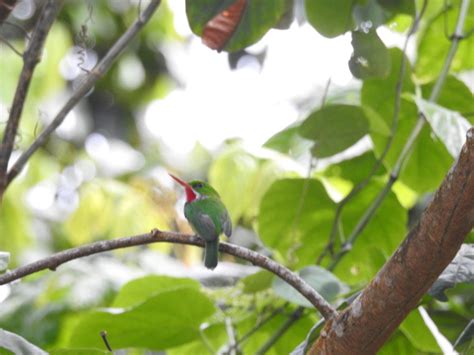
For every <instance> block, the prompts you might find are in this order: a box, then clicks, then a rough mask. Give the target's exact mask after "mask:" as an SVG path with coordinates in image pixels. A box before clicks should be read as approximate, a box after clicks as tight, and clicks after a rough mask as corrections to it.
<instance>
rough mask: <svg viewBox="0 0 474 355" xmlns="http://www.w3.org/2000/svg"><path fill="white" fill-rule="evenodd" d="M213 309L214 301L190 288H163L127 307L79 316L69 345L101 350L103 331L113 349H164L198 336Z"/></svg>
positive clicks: (69, 338) (69, 339) (69, 337)
mask: <svg viewBox="0 0 474 355" xmlns="http://www.w3.org/2000/svg"><path fill="white" fill-rule="evenodd" d="M215 311H216V309H215V306H214V304H213V302H211V300H210V299H209V298H208V297H207V296H205V295H204V294H203V293H201V292H199V291H198V290H195V289H193V288H179V289H176V290H169V291H164V292H161V293H159V294H157V295H156V296H153V297H151V298H149V299H148V300H146V301H145V302H143V303H141V304H139V305H137V306H136V307H132V308H130V309H126V310H123V309H110V310H103V311H95V312H90V313H87V314H84V315H82V316H81V317H80V320H79V322H78V324H77V326H76V327H75V328H74V329H73V330H72V331H71V333H70V334H69V336H68V346H69V347H93V348H98V349H102V348H103V346H104V345H103V342H102V339H101V338H100V336H99V333H100V331H101V330H106V331H107V334H108V337H107V338H108V340H109V342H110V344H111V346H112V347H114V348H116V349H122V348H132V347H133V348H137V347H138V348H145V349H151V350H163V349H167V348H170V347H173V346H177V345H181V344H185V343H188V342H191V341H193V340H196V339H198V338H199V327H200V325H201V323H202V322H203V321H204V320H205V319H206V318H208V317H209V316H211V315H212V314H213V313H214V312H215Z"/></svg>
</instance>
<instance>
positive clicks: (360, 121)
mask: <svg viewBox="0 0 474 355" xmlns="http://www.w3.org/2000/svg"><path fill="white" fill-rule="evenodd" d="M368 131H369V125H368V121H367V118H366V116H365V114H364V111H363V110H362V109H361V108H360V107H358V106H352V105H332V106H325V107H323V108H321V109H319V110H317V111H314V112H313V113H311V114H310V115H309V117H307V118H306V119H305V121H304V122H303V124H302V125H301V126H300V130H299V133H300V135H301V136H303V137H305V138H307V139H311V140H312V141H314V142H315V145H314V147H313V149H312V152H313V154H314V155H315V156H317V157H319V158H325V157H329V156H332V155H334V154H336V153H339V152H341V151H343V150H344V149H346V148H349V147H350V146H352V145H353V144H354V143H356V142H357V141H358V140H359V139H361V138H362V137H363V136H364V135H365V134H367V133H368Z"/></svg>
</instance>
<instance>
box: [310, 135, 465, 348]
mask: <svg viewBox="0 0 474 355" xmlns="http://www.w3.org/2000/svg"><path fill="white" fill-rule="evenodd" d="M473 196H474V128H471V129H470V130H469V131H468V133H467V140H466V143H465V144H464V146H463V149H462V152H461V154H460V156H459V159H458V161H457V163H456V164H455V165H454V167H453V168H452V169H451V170H450V172H449V173H448V175H447V176H446V177H445V179H444V181H443V183H442V184H441V187H440V188H439V189H438V191H437V192H436V195H435V197H434V199H433V201H432V202H431V203H430V205H429V206H428V207H427V209H426V210H425V212H424V213H423V215H422V217H421V219H420V221H419V223H418V224H417V226H416V227H415V228H413V229H412V230H411V231H410V232H409V234H408V236H407V237H406V238H405V240H404V242H403V243H402V244H401V245H400V247H399V248H398V249H397V251H396V252H395V253H394V254H393V256H392V257H391V258H390V260H389V261H388V262H387V263H386V264H385V266H384V267H383V268H382V269H381V270H380V271H379V273H378V274H377V275H376V276H375V278H374V279H373V280H372V282H371V283H370V284H369V285H368V286H367V287H366V288H365V289H364V290H363V292H362V293H361V294H360V295H359V297H357V298H356V300H355V301H354V302H353V303H352V304H351V306H350V307H348V308H347V309H345V310H344V311H343V312H341V313H340V314H339V316H338V317H337V318H334V319H331V320H330V321H329V322H327V324H326V326H325V327H324V329H323V330H322V332H321V336H320V337H319V339H318V340H317V341H316V342H315V343H314V344H313V346H312V348H311V349H310V354H355V355H357V354H375V353H376V352H377V350H378V349H380V348H381V347H382V345H383V344H384V343H385V342H386V340H387V339H388V338H389V336H390V335H391V334H392V333H393V332H394V331H395V330H396V329H397V327H398V326H399V324H400V323H401V322H402V321H403V319H405V318H406V316H407V315H408V313H410V312H411V311H412V310H413V309H414V308H415V307H416V305H417V304H418V302H419V300H420V299H421V297H423V295H424V294H425V293H426V292H427V291H428V289H429V288H430V286H431V285H432V284H433V282H434V281H435V280H436V279H437V278H438V276H439V275H440V274H441V272H442V271H443V270H444V269H445V268H446V266H448V264H449V263H450V261H451V260H452V259H453V258H454V256H455V255H456V253H457V251H458V250H459V248H460V247H461V244H462V243H463V241H464V239H465V237H466V236H467V234H468V233H469V232H470V231H471V230H472V229H473V227H474V198H473Z"/></svg>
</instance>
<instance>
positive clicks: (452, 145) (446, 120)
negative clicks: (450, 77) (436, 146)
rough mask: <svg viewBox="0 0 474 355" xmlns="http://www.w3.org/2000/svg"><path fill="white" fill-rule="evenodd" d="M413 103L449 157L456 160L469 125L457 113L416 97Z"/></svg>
mask: <svg viewBox="0 0 474 355" xmlns="http://www.w3.org/2000/svg"><path fill="white" fill-rule="evenodd" d="M415 102H416V105H417V106H418V109H419V110H420V111H421V112H423V114H424V115H425V118H426V120H427V121H428V122H429V124H430V126H431V129H432V130H433V132H434V133H435V134H436V135H437V136H438V137H439V139H441V142H443V144H444V145H445V147H446V149H447V150H448V152H449V153H450V154H451V156H452V157H454V158H457V157H458V156H459V153H460V152H461V148H462V146H463V145H464V143H465V142H466V133H467V131H468V130H469V128H470V127H471V124H470V123H469V122H468V121H467V120H466V119H465V118H464V117H462V116H461V115H460V114H459V113H458V112H455V111H451V110H448V109H445V108H444V107H441V106H438V105H436V104H434V103H432V102H429V101H426V100H423V99H422V98H418V97H416V98H415Z"/></svg>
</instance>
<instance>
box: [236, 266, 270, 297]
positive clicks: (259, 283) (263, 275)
mask: <svg viewBox="0 0 474 355" xmlns="http://www.w3.org/2000/svg"><path fill="white" fill-rule="evenodd" d="M272 280H273V274H272V273H271V272H269V271H266V270H263V271H259V272H257V273H255V274H252V275H249V276H247V277H244V278H243V279H241V280H240V282H241V283H242V284H243V286H244V287H243V292H244V293H257V292H260V291H264V290H267V289H269V288H270V287H271V286H272Z"/></svg>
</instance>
